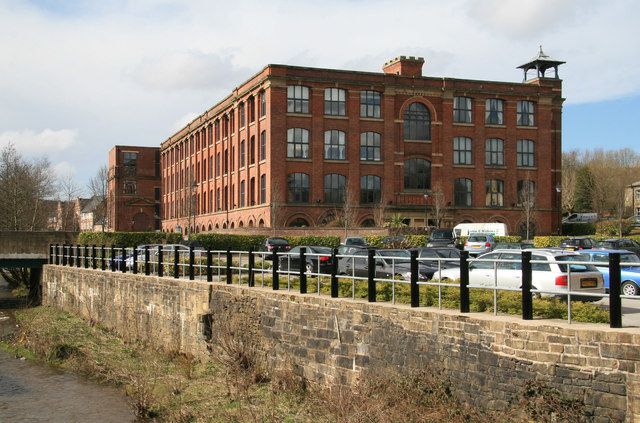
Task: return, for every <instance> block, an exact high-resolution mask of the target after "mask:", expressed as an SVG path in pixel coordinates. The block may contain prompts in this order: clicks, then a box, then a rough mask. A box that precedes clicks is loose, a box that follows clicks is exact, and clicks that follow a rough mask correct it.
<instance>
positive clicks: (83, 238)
mask: <svg viewBox="0 0 640 423" xmlns="http://www.w3.org/2000/svg"><path fill="white" fill-rule="evenodd" d="M180 241H182V236H181V235H180V234H176V233H165V232H81V233H80V235H78V244H84V245H115V246H118V247H136V246H138V245H140V244H177V243H179V242H180Z"/></svg>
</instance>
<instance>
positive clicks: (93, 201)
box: [80, 195, 104, 213]
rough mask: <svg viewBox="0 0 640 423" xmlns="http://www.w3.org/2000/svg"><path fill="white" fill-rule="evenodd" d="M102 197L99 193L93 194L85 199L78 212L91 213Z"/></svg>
mask: <svg viewBox="0 0 640 423" xmlns="http://www.w3.org/2000/svg"><path fill="white" fill-rule="evenodd" d="M103 200H104V197H102V196H99V195H94V196H93V197H91V198H90V199H88V200H86V202H85V203H84V206H83V207H82V209H81V210H80V213H93V212H94V211H95V209H96V208H97V207H98V206H99V205H100V203H102V201H103Z"/></svg>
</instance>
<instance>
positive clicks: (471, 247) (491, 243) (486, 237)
mask: <svg viewBox="0 0 640 423" xmlns="http://www.w3.org/2000/svg"><path fill="white" fill-rule="evenodd" d="M495 247H496V240H495V239H494V238H493V235H491V234H470V235H469V238H468V239H467V242H465V243H464V250H465V251H468V252H469V255H472V256H477V255H480V254H485V253H488V252H491V251H493V249H494V248H495Z"/></svg>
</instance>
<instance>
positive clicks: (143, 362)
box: [0, 307, 583, 423]
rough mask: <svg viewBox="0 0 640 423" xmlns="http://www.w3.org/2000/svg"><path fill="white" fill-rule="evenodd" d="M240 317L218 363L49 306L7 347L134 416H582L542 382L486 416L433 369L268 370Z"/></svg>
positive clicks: (30, 315)
mask: <svg viewBox="0 0 640 423" xmlns="http://www.w3.org/2000/svg"><path fill="white" fill-rule="evenodd" d="M231 314H232V313H230V312H229V313H226V314H222V315H218V316H213V317H212V319H213V321H212V334H213V337H212V343H211V360H205V361H199V360H194V359H193V357H188V356H184V355H181V354H176V353H173V354H167V353H163V352H161V351H157V350H154V349H153V348H150V347H149V346H148V345H145V344H141V343H127V342H124V341H123V340H121V339H120V338H119V337H117V336H116V335H115V334H113V333H112V332H110V331H108V330H106V329H105V328H102V327H101V326H99V325H90V324H88V323H86V322H84V321H83V320H81V319H79V318H77V317H74V316H71V315H69V314H66V313H62V312H60V311H57V310H54V309H50V308H48V307H37V308H33V309H26V310H21V311H19V312H17V313H16V318H17V321H18V323H19V325H20V330H19V332H18V334H17V336H16V337H15V338H14V339H13V340H12V341H11V342H10V343H8V344H0V348H11V350H12V351H13V352H14V353H15V352H18V351H33V352H34V354H35V355H36V356H37V357H38V358H39V359H41V360H43V361H46V362H48V363H50V364H52V365H55V366H59V367H62V368H65V369H69V370H73V371H76V372H80V373H83V374H85V375H87V376H88V377H90V378H93V379H94V380H96V381H99V382H105V383H110V384H114V385H118V386H121V387H122V389H123V391H124V392H125V393H126V394H127V395H128V396H129V398H130V399H131V403H132V407H133V409H134V411H135V413H136V414H137V415H138V416H140V417H142V418H143V419H146V420H152V421H166V422H178V423H186V422H256V421H257V422H283V421H284V422H336V423H365V422H366V423H370V422H379V423H391V422H418V423H423V422H443V421H446V422H452V423H458V422H460V423H462V422H488V421H496V422H514V423H519V422H523V423H524V422H530V421H536V422H537V421H540V422H552V421H557V422H563V421H564V422H572V421H580V419H581V418H582V417H581V416H582V413H583V409H582V408H581V404H579V403H577V402H575V401H567V400H564V399H562V397H561V396H560V395H558V392H557V391H554V390H551V389H549V388H547V387H545V386H544V385H543V384H540V383H537V384H529V385H527V387H526V388H525V389H524V390H523V392H522V395H521V397H520V398H517V399H516V400H515V402H514V404H513V407H512V408H511V409H510V410H508V411H507V412H504V413H487V412H483V411H481V410H478V409H475V408H472V407H469V406H466V405H464V404H463V403H462V402H460V401H459V400H458V399H456V398H455V397H454V396H453V395H452V394H451V389H450V384H449V382H448V380H447V378H446V377H445V376H444V375H441V374H439V373H438V372H435V371H433V369H423V370H419V371H406V372H399V371H398V370H397V369H375V370H371V371H369V372H367V373H365V374H363V375H362V381H361V382H360V383H359V384H357V385H356V386H352V387H344V386H334V387H331V388H326V387H320V386H315V385H313V384H309V383H308V382H307V381H306V380H304V378H302V377H301V376H300V375H299V374H298V373H296V372H294V371H293V369H271V368H269V365H268V363H267V360H266V355H265V349H268V347H269V346H268V345H265V344H263V342H262V341H261V337H260V336H259V333H258V332H256V328H257V324H258V322H259V319H258V318H257V317H256V316H254V318H252V319H251V320H249V321H247V320H234V318H233V317H232V316H231ZM216 319H217V320H216ZM251 322H253V324H252V323H251ZM224 327H226V329H225V328H224Z"/></svg>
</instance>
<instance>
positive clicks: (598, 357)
mask: <svg viewBox="0 0 640 423" xmlns="http://www.w3.org/2000/svg"><path fill="white" fill-rule="evenodd" d="M44 283H45V287H44V290H43V292H44V293H45V300H44V301H45V303H46V304H51V305H56V306H58V307H61V308H64V309H66V310H69V311H75V312H77V313H79V314H82V315H83V316H85V317H89V318H93V319H95V320H97V321H100V322H101V323H105V324H108V325H110V326H112V327H114V328H115V329H118V330H121V331H124V332H125V333H127V334H128V335H129V336H137V337H141V338H143V339H148V340H151V341H155V342H158V343H160V344H164V343H167V342H169V343H172V344H179V345H180V350H183V351H188V352H193V353H195V354H202V353H203V351H205V348H204V345H205V342H204V339H203V337H202V335H201V333H202V332H201V330H202V324H201V323H199V322H200V321H201V316H202V315H204V314H208V313H211V316H212V318H213V321H214V322H216V323H218V324H224V322H226V321H227V319H228V316H229V315H235V316H240V320H241V321H244V322H247V325H246V328H249V327H250V326H251V325H250V324H249V323H253V324H255V326H256V327H257V328H258V329H257V330H258V331H259V334H260V335H261V339H263V341H264V343H265V345H264V347H265V348H266V349H267V350H268V351H269V352H270V358H271V360H272V361H273V362H274V365H279V366H283V367H289V368H291V367H293V368H294V369H295V370H296V371H297V372H299V373H300V374H302V375H304V377H305V378H306V379H308V380H310V381H313V382H317V383H323V384H332V383H340V384H347V385H348V384H352V383H355V382H356V381H357V380H358V378H359V377H360V376H361V375H362V372H363V370H366V369H377V368H389V367H391V368H422V367H426V366H430V367H433V368H436V369H441V370H443V371H444V374H445V375H447V377H448V378H449V379H450V380H451V382H452V389H453V392H454V394H456V395H457V396H459V397H461V398H464V399H465V400H466V401H468V402H471V403H473V404H475V405H478V406H482V407H486V408H489V409H494V410H500V409H504V408H506V407H507V406H509V405H510V403H512V402H513V401H517V400H518V398H519V396H520V394H521V392H522V389H523V387H524V386H525V383H526V382H527V381H528V380H531V379H536V380H540V381H542V382H544V383H545V384H546V385H548V386H550V387H553V388H556V389H558V390H559V391H560V392H562V393H563V394H564V395H566V396H568V397H570V398H574V399H579V400H581V401H584V403H585V404H586V405H587V411H588V412H589V413H590V415H591V417H592V419H591V420H593V421H596V422H601V421H602V422H605V421H625V420H626V421H636V420H639V421H640V376H639V373H640V330H639V329H637V328H630V329H610V328H608V327H606V326H605V325H602V324H597V325H596V324H593V325H590V324H572V325H569V324H567V323H566V322H556V321H549V320H536V321H522V320H520V319H518V318H515V317H504V316H498V317H494V316H491V315H487V314H481V313H470V314H466V315H461V314H459V313H457V312H455V311H448V310H444V311H439V310H436V309H433V308H417V309H412V308H409V307H407V306H403V305H397V306H394V305H391V304H380V303H367V302H364V301H353V300H350V299H331V298H329V297H324V296H322V297H318V296H316V295H301V294H298V293H293V292H287V291H272V290H270V289H261V288H248V287H240V286H235V285H223V284H218V283H214V284H212V285H211V288H212V292H211V295H209V291H208V288H207V285H206V284H203V283H198V282H189V281H186V280H179V281H175V280H173V279H170V278H157V277H145V276H134V275H129V274H127V275H124V274H116V273H111V272H100V271H92V270H81V269H69V268H62V267H60V266H46V269H45V276H44ZM207 302H208V303H207ZM88 308H91V309H92V310H93V312H92V313H89V312H88V311H87V310H88ZM120 308H123V310H119V309H120ZM181 313H182V314H181ZM178 316H180V317H178ZM132 322H135V323H132ZM132 326H133V327H135V328H136V329H135V330H131V327H132ZM180 328H181V329H180ZM240 329H242V328H240ZM247 330H248V329H247ZM180 331H182V332H180ZM179 332H180V333H179ZM214 338H215V331H214Z"/></svg>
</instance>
